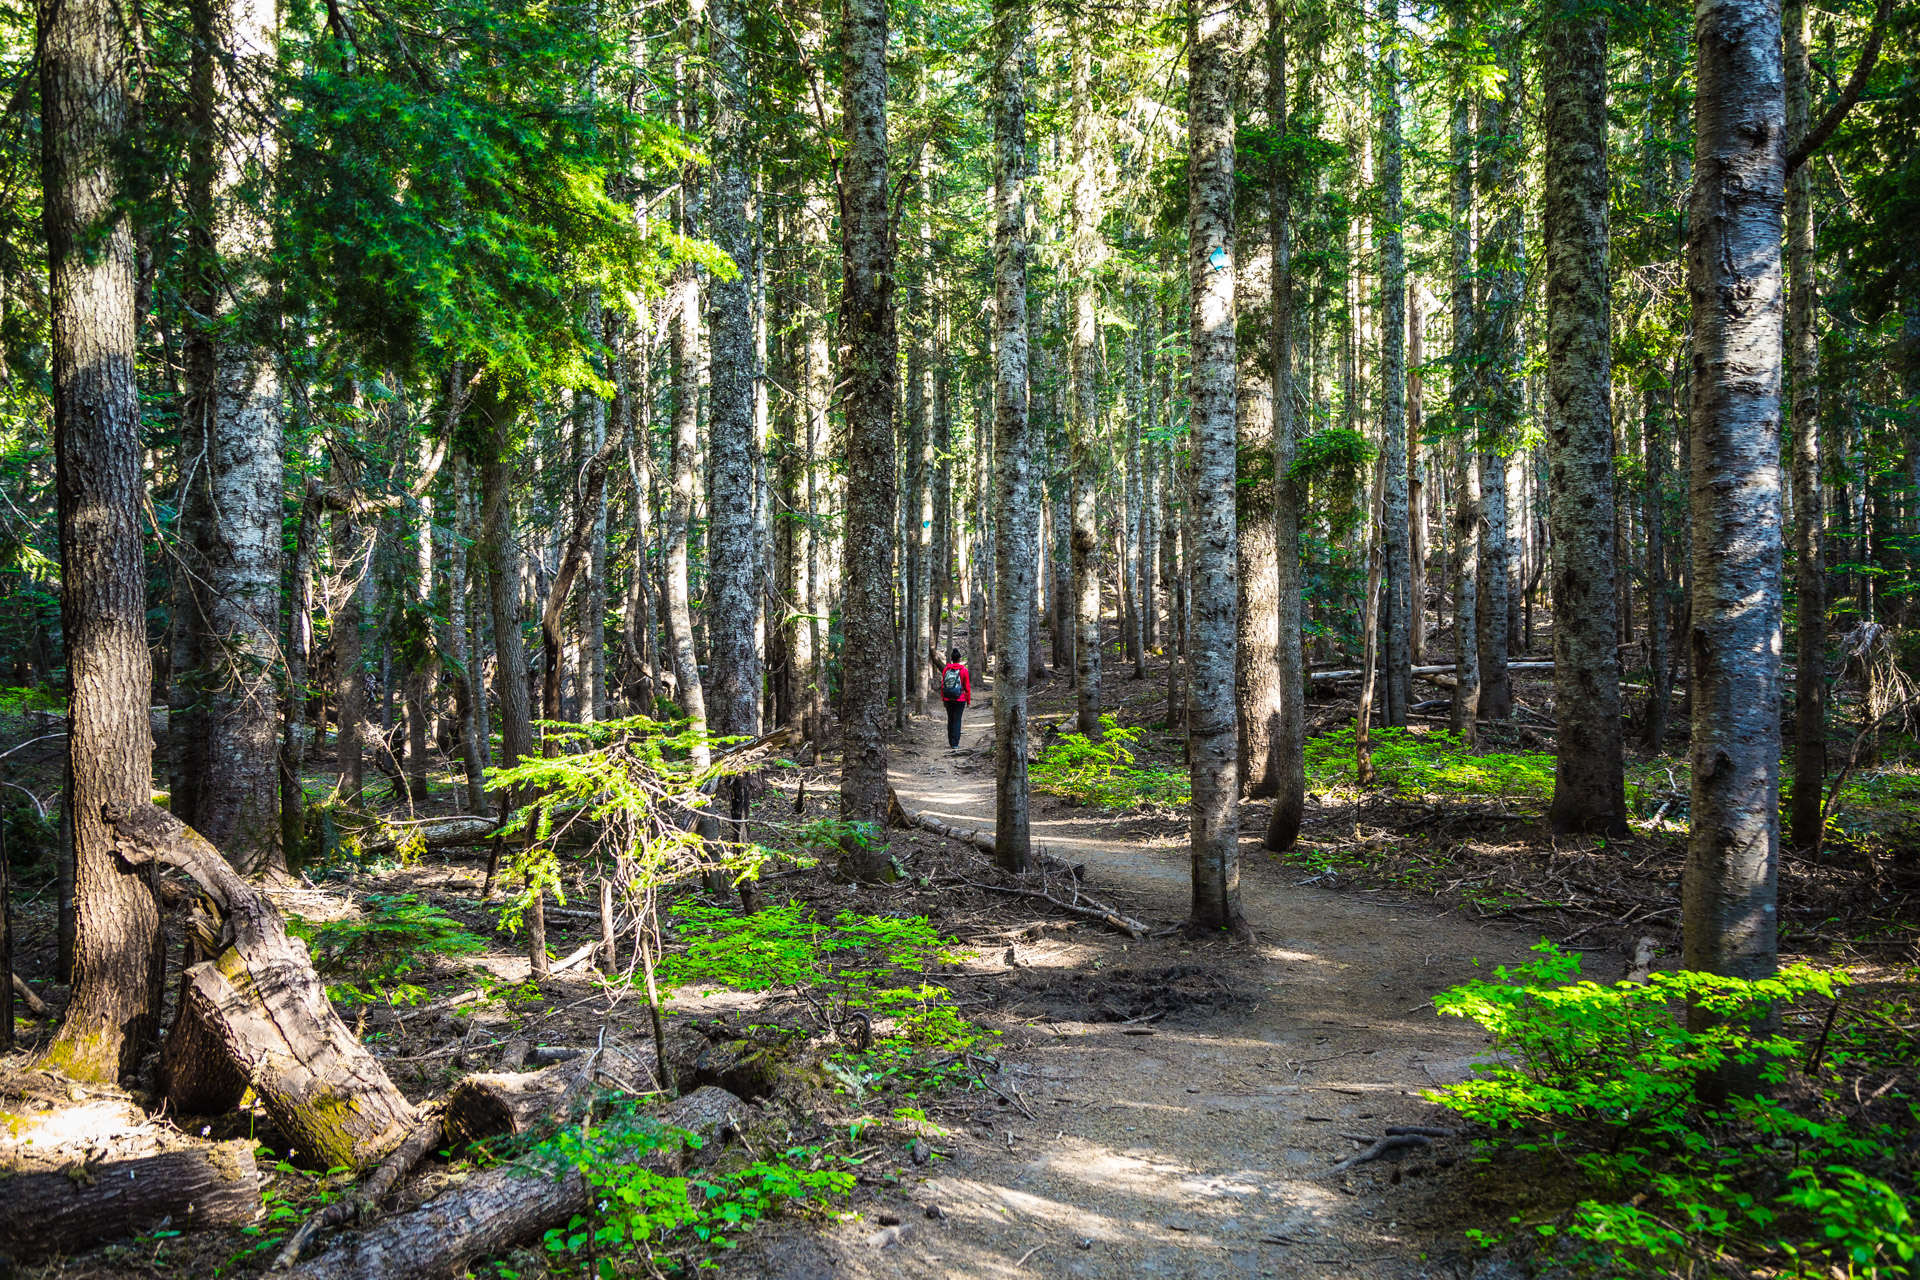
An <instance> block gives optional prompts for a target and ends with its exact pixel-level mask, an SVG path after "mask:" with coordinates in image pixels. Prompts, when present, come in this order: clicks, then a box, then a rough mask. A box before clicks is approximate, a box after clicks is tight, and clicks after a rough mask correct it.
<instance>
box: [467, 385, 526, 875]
mask: <svg viewBox="0 0 1920 1280" xmlns="http://www.w3.org/2000/svg"><path fill="white" fill-rule="evenodd" d="M486 404H487V407H488V408H490V409H492V410H493V411H494V418H493V421H492V423H491V426H492V431H491V433H490V435H491V440H490V447H489V449H488V454H487V457H486V460H485V462H484V464H483V465H482V467H481V471H480V530H481V547H482V555H483V556H484V558H485V560H486V562H487V595H488V604H489V607H490V609H491V612H492V615H493V653H494V663H495V666H496V667H497V669H498V681H497V686H498V687H497V696H498V698H499V701H500V760H499V767H500V768H502V769H511V768H513V766H515V765H516V764H518V763H520V761H522V760H524V759H526V758H528V757H529V756H531V755H532V754H533V711H532V707H531V705H530V701H531V695H530V693H529V691H528V689H527V643H526V636H525V634H524V633H523V632H522V631H521V629H520V543H519V541H518V539H517V538H516V537H515V536H514V530H513V495H512V487H513V460H512V458H511V457H510V456H509V455H508V452H507V451H508V449H509V448H510V447H511V443H510V442H511V439H512V413H511V409H510V407H509V406H508V405H505V404H501V403H499V402H498V400H497V398H496V397H493V396H489V397H487V401H486ZM517 800H518V797H517V796H515V794H514V793H513V792H512V790H510V789H504V788H503V789H502V790H501V793H500V817H501V820H502V821H504V820H505V819H506V817H507V815H508V814H510V813H511V812H512V811H513V808H514V805H515V803H516V802H517ZM501 852H502V850H501V847H500V846H499V845H496V846H495V847H494V852H493V857H492V859H491V860H490V861H489V863H488V866H487V884H486V888H487V891H489V892H490V891H491V890H492V888H493V879H494V873H495V871H496V870H497V869H498V864H499V860H500V854H501Z"/></svg>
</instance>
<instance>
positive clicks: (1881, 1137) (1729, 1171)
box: [1429, 942, 1920, 1277]
mask: <svg viewBox="0 0 1920 1280" xmlns="http://www.w3.org/2000/svg"><path fill="white" fill-rule="evenodd" d="M1535 949H1536V951H1538V952H1539V953H1540V959H1538V960H1535V961H1532V962H1530V963H1528V964H1523V965H1518V966H1515V967H1513V968H1511V969H1509V968H1505V967H1502V968H1500V969H1497V970H1496V971H1495V973H1494V976H1493V979H1492V980H1491V981H1479V980H1477V981H1473V982H1468V983H1466V984H1464V985H1462V986H1458V987H1455V988H1453V989H1452V990H1450V991H1448V992H1445V993H1443V994H1442V995H1440V996H1439V997H1437V998H1436V999H1435V1001H1434V1004H1435V1007H1436V1008H1437V1009H1438V1010H1439V1011H1440V1012H1441V1013H1444V1014H1450V1015H1453V1016H1457V1017H1466V1018H1472V1019H1474V1020H1475V1021H1477V1022H1479V1023H1480V1024H1481V1025H1482V1026H1483V1027H1485V1028H1486V1029H1487V1030H1488V1031H1489V1032H1490V1033H1491V1034H1492V1037H1493V1043H1494V1048H1495V1050H1496V1051H1497V1053H1498V1056H1497V1057H1496V1059H1495V1060H1494V1061H1493V1063H1492V1064H1491V1065H1488V1066H1483V1067H1481V1068H1480V1069H1479V1073H1478V1075H1477V1077H1476V1078H1474V1079H1472V1080H1468V1081H1466V1082H1464V1083H1461V1084H1458V1085H1454V1086H1452V1087H1450V1088H1447V1089H1442V1090H1438V1091H1435V1092H1434V1093H1432V1094H1430V1095H1429V1096H1430V1097H1432V1098H1433V1099H1434V1100H1435V1101H1438V1102H1440V1103H1442V1104H1444V1105H1445V1106H1447V1107H1449V1108H1451V1109H1452V1110H1454V1111H1456V1112H1458V1113H1459V1114H1460V1115H1462V1116H1464V1117H1466V1118H1467V1119H1469V1120H1472V1121H1476V1122H1478V1123H1481V1124H1484V1125H1487V1126H1489V1127H1490V1128H1491V1129H1492V1130H1493V1133H1494V1138H1495V1142H1497V1143H1501V1144H1506V1145H1508V1146H1510V1147H1511V1148H1513V1149H1514V1150H1516V1151H1519V1152H1522V1153H1532V1154H1534V1155H1536V1156H1538V1157H1539V1158H1541V1159H1544V1160H1548V1161H1551V1162H1554V1163H1557V1164H1559V1165H1561V1166H1562V1167H1564V1168H1566V1169H1567V1170H1568V1171H1569V1172H1572V1173H1573V1174H1574V1175H1575V1176H1576V1177H1577V1178H1578V1180H1579V1181H1580V1182H1581V1183H1582V1184H1584V1186H1585V1187H1586V1188H1587V1189H1588V1190H1589V1192H1590V1194H1589V1195H1588V1196H1587V1197H1586V1198H1583V1199H1581V1200H1580V1201H1579V1202H1578V1204H1577V1205H1576V1206H1575V1207H1574V1208H1573V1210H1572V1211H1571V1212H1570V1214H1568V1215H1565V1216H1564V1218H1563V1219H1562V1220H1561V1221H1559V1222H1555V1223H1546V1224H1536V1225H1533V1226H1531V1227H1529V1228H1525V1229H1528V1230H1532V1231H1535V1232H1538V1233H1539V1234H1541V1235H1543V1236H1553V1235H1555V1234H1556V1233H1560V1232H1564V1233H1565V1234H1566V1235H1567V1236H1568V1237H1570V1238H1571V1239H1570V1240H1569V1241H1568V1242H1567V1244H1568V1246H1569V1247H1571V1248H1572V1250H1573V1253H1574V1255H1575V1256H1581V1255H1582V1253H1583V1251H1584V1256H1585V1258H1586V1260H1587V1262H1588V1263H1591V1264H1593V1265H1594V1266H1596V1267H1597V1268H1598V1269H1597V1270H1594V1271H1593V1272H1592V1274H1594V1275H1607V1276H1611V1275H1624V1274H1634V1275H1642V1274H1661V1275H1678V1274H1708V1273H1713V1274H1719V1273H1721V1272H1722V1271H1723V1270H1725V1268H1726V1267H1727V1266H1733V1267H1734V1268H1735V1270H1734V1271H1732V1272H1728V1274H1744V1273H1743V1272H1739V1270H1738V1268H1739V1267H1743V1266H1744V1267H1756V1266H1765V1267H1767V1268H1771V1272H1770V1273H1771V1274H1776V1275H1790V1276H1809V1277H1811V1276H1815V1275H1832V1276H1844V1277H1896V1276H1907V1275H1910V1274H1912V1273H1913V1271H1914V1269H1915V1267H1916V1266H1917V1265H1920V1263H1916V1257H1917V1255H1920V1234H1916V1228H1915V1223H1914V1217H1913V1211H1912V1206H1913V1202H1914V1192H1915V1183H1914V1175H1915V1163H1916V1157H1915V1153H1914V1152H1913V1150H1912V1149H1911V1147H1910V1145H1909V1138H1910V1135H1911V1133H1912V1132H1913V1129H1914V1124H1915V1121H1916V1120H1917V1119H1920V1113H1917V1112H1920V1109H1917V1108H1916V1106H1915V1103H1914V1100H1913V1099H1912V1098H1911V1097H1910V1096H1908V1095H1907V1094H1905V1093H1902V1092H1898V1091H1895V1090H1893V1089H1892V1088H1891V1087H1889V1090H1888V1092H1886V1093H1883V1095H1882V1096H1881V1098H1880V1099H1878V1100H1877V1102H1876V1105H1875V1106H1874V1107H1873V1108H1872V1109H1871V1110H1870V1109H1869V1107H1867V1106H1866V1105H1863V1104H1862V1103H1861V1101H1860V1097H1859V1094H1858V1089H1857V1086H1858V1084H1859V1082H1860V1081H1861V1080H1862V1079H1863V1078H1868V1079H1872V1078H1880V1079H1885V1078H1887V1077H1888V1076H1889V1074H1890V1073H1891V1075H1892V1079H1891V1080H1890V1081H1889V1086H1892V1085H1893V1084H1896V1083H1897V1082H1898V1081H1899V1080H1901V1079H1903V1078H1905V1067H1904V1066H1903V1064H1905V1063H1908V1062H1910V1061H1911V1057H1912V1051H1913V1048H1914V1045H1913V1042H1912V1038H1911V1035H1910V1033H1909V1034H1907V1035H1906V1038H1905V1040H1904V1042H1901V1041H1899V1040H1897V1039H1896V1040H1889V1039H1888V1038H1887V1037H1886V1036H1885V1034H1884V1031H1883V1030H1882V1029H1881V1028H1882V1027H1883V1026H1884V1027H1891V1028H1893V1029H1894V1030H1896V1031H1898V1030H1899V1028H1900V1026H1901V1024H1900V1023H1898V1022H1897V1021H1894V1020H1892V1019H1890V1018H1889V1017H1888V1016H1887V1014H1886V1011H1884V1010H1876V1009H1873V1008H1869V1009H1867V1011H1866V1012H1865V1013H1863V1014H1861V1015H1860V1016H1859V1017H1857V1018H1853V1019H1848V1020H1847V1021H1846V1022H1845V1023H1843V1024H1842V1025H1841V1026H1839V1027H1836V1026H1835V1025H1834V1019H1833V1015H1834V1014H1835V1013H1836V1012H1837V1011H1838V1010H1839V1008H1840V1000H1841V995H1842V990H1843V988H1844V987H1845V986H1846V985H1847V983H1848V975H1847V974H1846V973H1845V972H1844V971H1832V970H1828V971H1822V970H1817V969H1813V968H1810V967H1808V966H1805V965H1793V966H1789V967H1787V968H1784V969H1782V970H1781V971H1780V972H1779V973H1778V974H1777V975H1775V976H1774V977H1772V978H1768V979H1764V980H1760V981H1744V980H1741V979H1735V978H1722V977H1717V976H1713V975H1708V974H1701V973H1691V972H1679V973H1655V974H1653V975H1652V976H1651V977H1650V979H1649V980H1648V981H1647V982H1646V983H1644V984H1640V983H1628V982H1621V983H1615V984H1612V985H1602V984H1598V983H1594V982H1591V981H1584V980H1582V979H1581V978H1580V957H1579V956H1578V955H1575V954H1564V953H1562V952H1561V951H1560V950H1559V949H1558V948H1557V947H1555V946H1554V945H1553V944H1551V943H1546V942H1543V943H1541V944H1540V946H1538V947H1537V948H1535ZM1689 1007H1691V1008H1694V1009H1696V1010H1698V1011H1700V1012H1701V1013H1702V1014H1704V1015H1705V1017H1704V1018H1703V1019H1702V1025H1701V1026H1700V1027H1699V1028H1698V1029H1689V1026H1688V1023H1687V1018H1686V1012H1685V1011H1686V1010H1687V1009H1688V1008H1689ZM1777 1026H1784V1027H1788V1028H1794V1030H1793V1031H1787V1030H1775V1029H1774V1028H1775V1027H1777ZM1741 1072H1745V1073H1749V1074H1751V1075H1753V1076H1757V1078H1758V1080H1759V1082H1760V1088H1759V1090H1758V1094H1759V1096H1755V1097H1751V1098H1745V1097H1738V1096H1733V1097H1730V1098H1729V1099H1728V1100H1726V1101H1725V1102H1718V1103H1716V1102H1713V1101H1710V1100H1709V1099H1710V1098H1711V1097H1713V1096H1714V1095H1715V1094H1719V1093H1726V1092H1728V1091H1727V1090H1722V1089H1713V1088H1708V1087H1706V1086H1707V1085H1708V1084H1709V1083H1711V1082H1713V1081H1715V1080H1718V1079H1724V1078H1726V1077H1727V1075H1728V1073H1734V1074H1738V1073H1741ZM1483 1158H1485V1157H1483ZM1512 1222H1513V1224H1514V1230H1520V1229H1522V1228H1521V1227H1520V1226H1519V1224H1520V1219H1519V1218H1515V1219H1513V1220H1512ZM1469 1234H1470V1235H1473V1236H1474V1237H1475V1238H1477V1239H1478V1240H1479V1241H1480V1242H1481V1243H1483V1244H1492V1243H1494V1242H1495V1241H1496V1237H1495V1236H1494V1235H1491V1234H1489V1233H1485V1232H1473V1233H1469ZM1622 1268H1625V1269H1624V1270H1623V1269H1622Z"/></svg>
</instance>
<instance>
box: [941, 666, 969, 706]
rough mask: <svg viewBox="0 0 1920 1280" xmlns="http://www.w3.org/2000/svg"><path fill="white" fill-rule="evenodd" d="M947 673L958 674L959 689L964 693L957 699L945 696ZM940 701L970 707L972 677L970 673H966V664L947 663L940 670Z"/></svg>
mask: <svg viewBox="0 0 1920 1280" xmlns="http://www.w3.org/2000/svg"><path fill="white" fill-rule="evenodd" d="M949 671H958V672H959V673H960V687H961V688H962V689H964V690H965V692H964V693H962V694H961V695H960V696H959V697H958V698H949V697H948V696H947V672H949ZM940 701H942V702H961V703H965V704H967V705H969V706H970V705H972V703H973V676H972V674H971V673H969V672H968V671H967V664H966V663H964V662H949V663H948V664H947V665H946V666H944V667H942V668H940Z"/></svg>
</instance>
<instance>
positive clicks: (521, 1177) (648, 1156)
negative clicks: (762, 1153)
mask: <svg viewBox="0 0 1920 1280" xmlns="http://www.w3.org/2000/svg"><path fill="white" fill-rule="evenodd" d="M742 1110H743V1107H742V1104H741V1102H740V1100H739V1099H738V1098H736V1097H734V1096H733V1095H732V1094H730V1093H728V1092H727V1091H726V1090H724V1089H718V1088H714V1087H713V1086H711V1085H709V1086H706V1087H705V1088H701V1089H696V1090H694V1091H693V1092H692V1093H690V1094H688V1095H687V1096H686V1097H684V1098H681V1099H679V1100H678V1101H676V1102H673V1103H671V1104H669V1105H668V1106H667V1107H665V1108H663V1109H662V1110H661V1111H660V1112H659V1113H657V1114H656V1116H655V1117H654V1118H655V1119H656V1120H658V1121H659V1122H660V1123H661V1124H662V1125H664V1126H667V1127H670V1128H674V1129H685V1130H688V1131H690V1132H692V1133H694V1134H696V1135H698V1136H700V1137H701V1138H702V1139H703V1140H705V1141H706V1142H709V1143H712V1142H714V1141H715V1140H716V1137H717V1135H718V1134H719V1132H720V1130H721V1128H722V1126H723V1125H725V1124H727V1123H729V1122H730V1121H731V1118H732V1117H735V1116H737V1115H739V1114H740V1113H741V1111H742ZM626 1158H627V1159H628V1160H630V1161H631V1162H632V1163H635V1164H642V1163H648V1167H651V1168H654V1169H656V1170H661V1171H671V1170H672V1169H674V1168H675V1167H676V1165H677V1164H678V1157H677V1155H675V1156H663V1155H662V1154H660V1153H659V1152H651V1151H648V1150H644V1149H642V1148H639V1147H635V1148H634V1149H633V1150H632V1151H631V1152H630V1153H628V1155H627V1157H626ZM649 1162H651V1163H649ZM593 1199H594V1188H593V1186H592V1185H591V1184H590V1183H589V1182H588V1181H587V1180H586V1178H585V1176H584V1175H582V1174H581V1173H580V1172H579V1171H578V1170H577V1169H573V1168H568V1167H565V1166H561V1167H558V1168H555V1167H553V1166H550V1165H529V1164H527V1163H524V1162H523V1163H517V1164H509V1165H502V1166H500V1167H498V1168H493V1169H488V1170H487V1171H485V1172H484V1173H479V1174H475V1175H474V1176H473V1177H471V1178H469V1179H467V1180H466V1181H465V1182H463V1183H461V1184H460V1185H459V1186H458V1187H455V1188H454V1189H452V1190H450V1191H448V1192H446V1193H445V1194H443V1195H440V1196H436V1197H435V1198H434V1199H432V1200H429V1201H427V1202H426V1203H425V1204H423V1205H421V1206H420V1207H419V1208H417V1209H413V1210H410V1211H409V1212H406V1213H400V1214H395V1215H394V1216H393V1217H390V1218H387V1219H386V1220H384V1221H382V1222H381V1223H379V1224H378V1225H376V1226H374V1227H372V1228H371V1229H369V1230H367V1231H364V1232H361V1233H360V1234H359V1235H357V1236H354V1237H352V1238H350V1239H348V1240H345V1241H342V1242H341V1243H340V1244H339V1245H337V1246H336V1247H335V1248H333V1249H331V1250H329V1251H328V1252H327V1253H324V1254H321V1255H320V1256H319V1257H317V1258H314V1259H312V1260H310V1261H309V1262H307V1263H306V1264H305V1265H304V1266H300V1267H297V1268H295V1269H294V1270H293V1271H292V1272H290V1273H289V1275H290V1277H292V1280H444V1278H445V1277H449V1276H456V1275H460V1274H462V1273H463V1272H464V1271H465V1269H466V1265H467V1264H468V1263H470V1262H472V1261H473V1260H474V1259H475V1258H479V1257H484V1256H485V1255H487V1254H489V1253H498V1252H501V1251H503V1250H504V1249H506V1247H507V1246H509V1245H512V1244H516V1243H518V1242H520V1241H521V1240H526V1239H530V1238H533V1237H536V1236H538V1235H539V1234H540V1233H541V1232H543V1231H545V1230H547V1229H548V1228H549V1227H554V1226H565V1225H566V1224H567V1222H568V1220H569V1219H571V1218H572V1217H573V1216H574V1215H575V1214H586V1213H590V1212H592V1206H593Z"/></svg>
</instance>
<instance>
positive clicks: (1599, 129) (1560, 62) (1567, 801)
mask: <svg viewBox="0 0 1920 1280" xmlns="http://www.w3.org/2000/svg"><path fill="white" fill-rule="evenodd" d="M1540 61H1541V66H1542V68H1543V74H1544V76H1545V80H1546V105H1545V112H1544V120H1543V129H1544V135H1545V137H1544V143H1545V148H1546V161H1545V164H1544V166H1543V170H1544V174H1545V188H1544V192H1543V201H1542V204H1543V209H1544V212H1545V220H1544V222H1545V232H1546V236H1545V239H1546V256H1547V262H1546V268H1547V270H1546V294H1547V386H1546V390H1547V415H1546V416H1547V433H1546V434H1547V466H1548V486H1549V487H1548V493H1547V521H1548V528H1549V532H1548V541H1549V542H1550V543H1551V552H1552V574H1551V582H1552V599H1553V659H1554V666H1553V713H1554V719H1555V720H1556V721H1557V723H1558V724H1559V740H1558V742H1557V744H1556V747H1557V749H1556V750H1555V752H1554V775H1553V804H1552V807H1551V808H1550V809H1549V810H1548V818H1549V821H1550V822H1551V823H1552V826H1553V830H1554V832H1555V834H1557V835H1567V834H1573V833H1579V834H1585V835H1605V836H1624V835H1626V834H1627V829H1628V828H1627V799H1626V784H1625V781H1624V774H1623V772H1622V771H1623V767H1624V760H1623V745H1622V742H1621V730H1620V657H1619V653H1620V651H1619V648H1618V643H1619V642H1618V640H1617V635H1618V632H1617V630H1616V628H1615V625H1614V623H1615V618H1616V605H1615V600H1614V565H1615V560H1614V545H1615V528H1614V523H1615V515H1614V494H1613V369H1612V346H1611V342H1610V339H1609V336H1608V329H1607V322H1608V297H1607V291H1608V279H1607V19H1606V15H1604V14H1601V13H1582V14H1578V15H1571V16H1570V15H1567V14H1564V13H1559V12H1556V13H1554V14H1553V15H1550V17H1549V19H1548V21H1547V23H1546V27H1545V36H1544V38H1543V40H1542V42H1541V59H1540Z"/></svg>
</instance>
